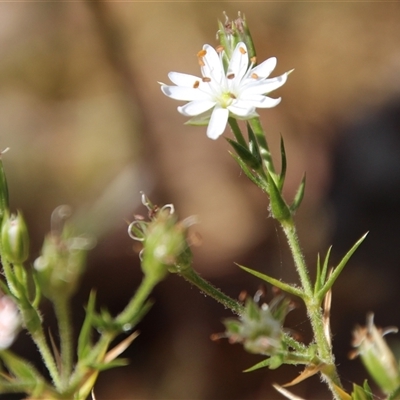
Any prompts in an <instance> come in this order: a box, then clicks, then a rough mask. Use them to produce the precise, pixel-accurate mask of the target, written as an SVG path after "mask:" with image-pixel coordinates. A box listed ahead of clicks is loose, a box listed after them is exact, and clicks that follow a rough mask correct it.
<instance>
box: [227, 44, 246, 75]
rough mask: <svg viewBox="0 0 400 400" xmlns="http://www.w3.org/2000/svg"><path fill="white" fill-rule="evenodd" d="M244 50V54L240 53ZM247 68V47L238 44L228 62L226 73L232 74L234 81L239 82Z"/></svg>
mask: <svg viewBox="0 0 400 400" xmlns="http://www.w3.org/2000/svg"><path fill="white" fill-rule="evenodd" d="M243 50H244V54H243V53H242V51H243ZM248 66H249V55H248V54H247V47H246V45H245V44H244V43H243V42H239V43H238V44H237V45H236V48H235V50H234V52H233V54H232V58H231V59H230V61H229V66H228V72H227V75H229V74H231V73H232V74H234V75H235V77H234V80H235V81H237V82H238V81H240V80H241V79H242V78H243V76H244V74H245V73H246V71H247V67H248Z"/></svg>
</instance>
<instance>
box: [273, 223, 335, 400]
mask: <svg viewBox="0 0 400 400" xmlns="http://www.w3.org/2000/svg"><path fill="white" fill-rule="evenodd" d="M281 225H282V229H283V231H284V233H285V235H286V238H287V241H288V243H289V247H290V250H291V252H292V257H293V260H294V263H295V266H296V270H297V272H298V274H299V277H300V282H301V285H302V287H303V290H304V292H305V294H306V296H305V297H304V302H305V305H306V308H307V314H308V317H309V318H310V322H311V326H312V330H313V333H314V340H315V343H316V345H317V349H318V356H319V358H320V359H321V361H322V362H324V364H325V365H326V367H324V369H323V371H322V375H323V376H324V379H325V380H326V381H327V384H328V386H329V388H330V390H331V391H332V393H333V394H334V396H335V398H340V396H339V394H338V393H337V391H336V389H335V387H334V385H336V386H338V387H339V388H341V387H342V385H341V382H340V379H339V376H338V373H337V370H336V366H335V362H334V357H333V354H332V348H331V345H330V344H329V342H328V340H327V338H326V336H325V330H324V320H323V312H322V309H321V303H320V301H318V298H317V297H315V295H314V293H313V289H312V284H311V280H310V277H309V274H308V270H307V265H306V263H305V260H304V256H303V252H302V250H301V247H300V243H299V239H298V236H297V233H296V227H295V225H294V222H293V221H292V220H290V221H285V222H282V223H281ZM333 384H334V385H333Z"/></svg>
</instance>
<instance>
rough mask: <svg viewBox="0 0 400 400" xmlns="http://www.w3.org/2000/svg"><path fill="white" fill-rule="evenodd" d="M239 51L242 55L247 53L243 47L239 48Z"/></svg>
mask: <svg viewBox="0 0 400 400" xmlns="http://www.w3.org/2000/svg"><path fill="white" fill-rule="evenodd" d="M239 51H240V52H241V53H242V54H246V53H247V51H246V50H245V49H244V48H243V47H239Z"/></svg>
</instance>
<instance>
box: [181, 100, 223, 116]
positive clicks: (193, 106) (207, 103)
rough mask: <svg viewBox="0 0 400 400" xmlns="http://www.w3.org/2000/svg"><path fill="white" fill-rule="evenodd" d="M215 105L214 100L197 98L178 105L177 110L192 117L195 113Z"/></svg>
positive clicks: (197, 113) (200, 112)
mask: <svg viewBox="0 0 400 400" xmlns="http://www.w3.org/2000/svg"><path fill="white" fill-rule="evenodd" d="M214 106H215V101H211V100H199V101H191V102H190V103H187V104H185V105H184V106H181V107H178V111H179V112H180V113H181V114H183V115H185V116H186V117H194V116H195V115H199V114H202V113H203V112H206V111H207V110H209V109H210V108H212V107H214Z"/></svg>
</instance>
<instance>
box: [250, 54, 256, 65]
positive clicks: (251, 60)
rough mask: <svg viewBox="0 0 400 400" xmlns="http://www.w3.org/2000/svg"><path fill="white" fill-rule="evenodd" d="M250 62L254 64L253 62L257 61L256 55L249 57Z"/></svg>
mask: <svg viewBox="0 0 400 400" xmlns="http://www.w3.org/2000/svg"><path fill="white" fill-rule="evenodd" d="M250 62H251V63H253V64H255V63H256V62H257V57H256V56H254V57H251V58H250Z"/></svg>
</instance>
